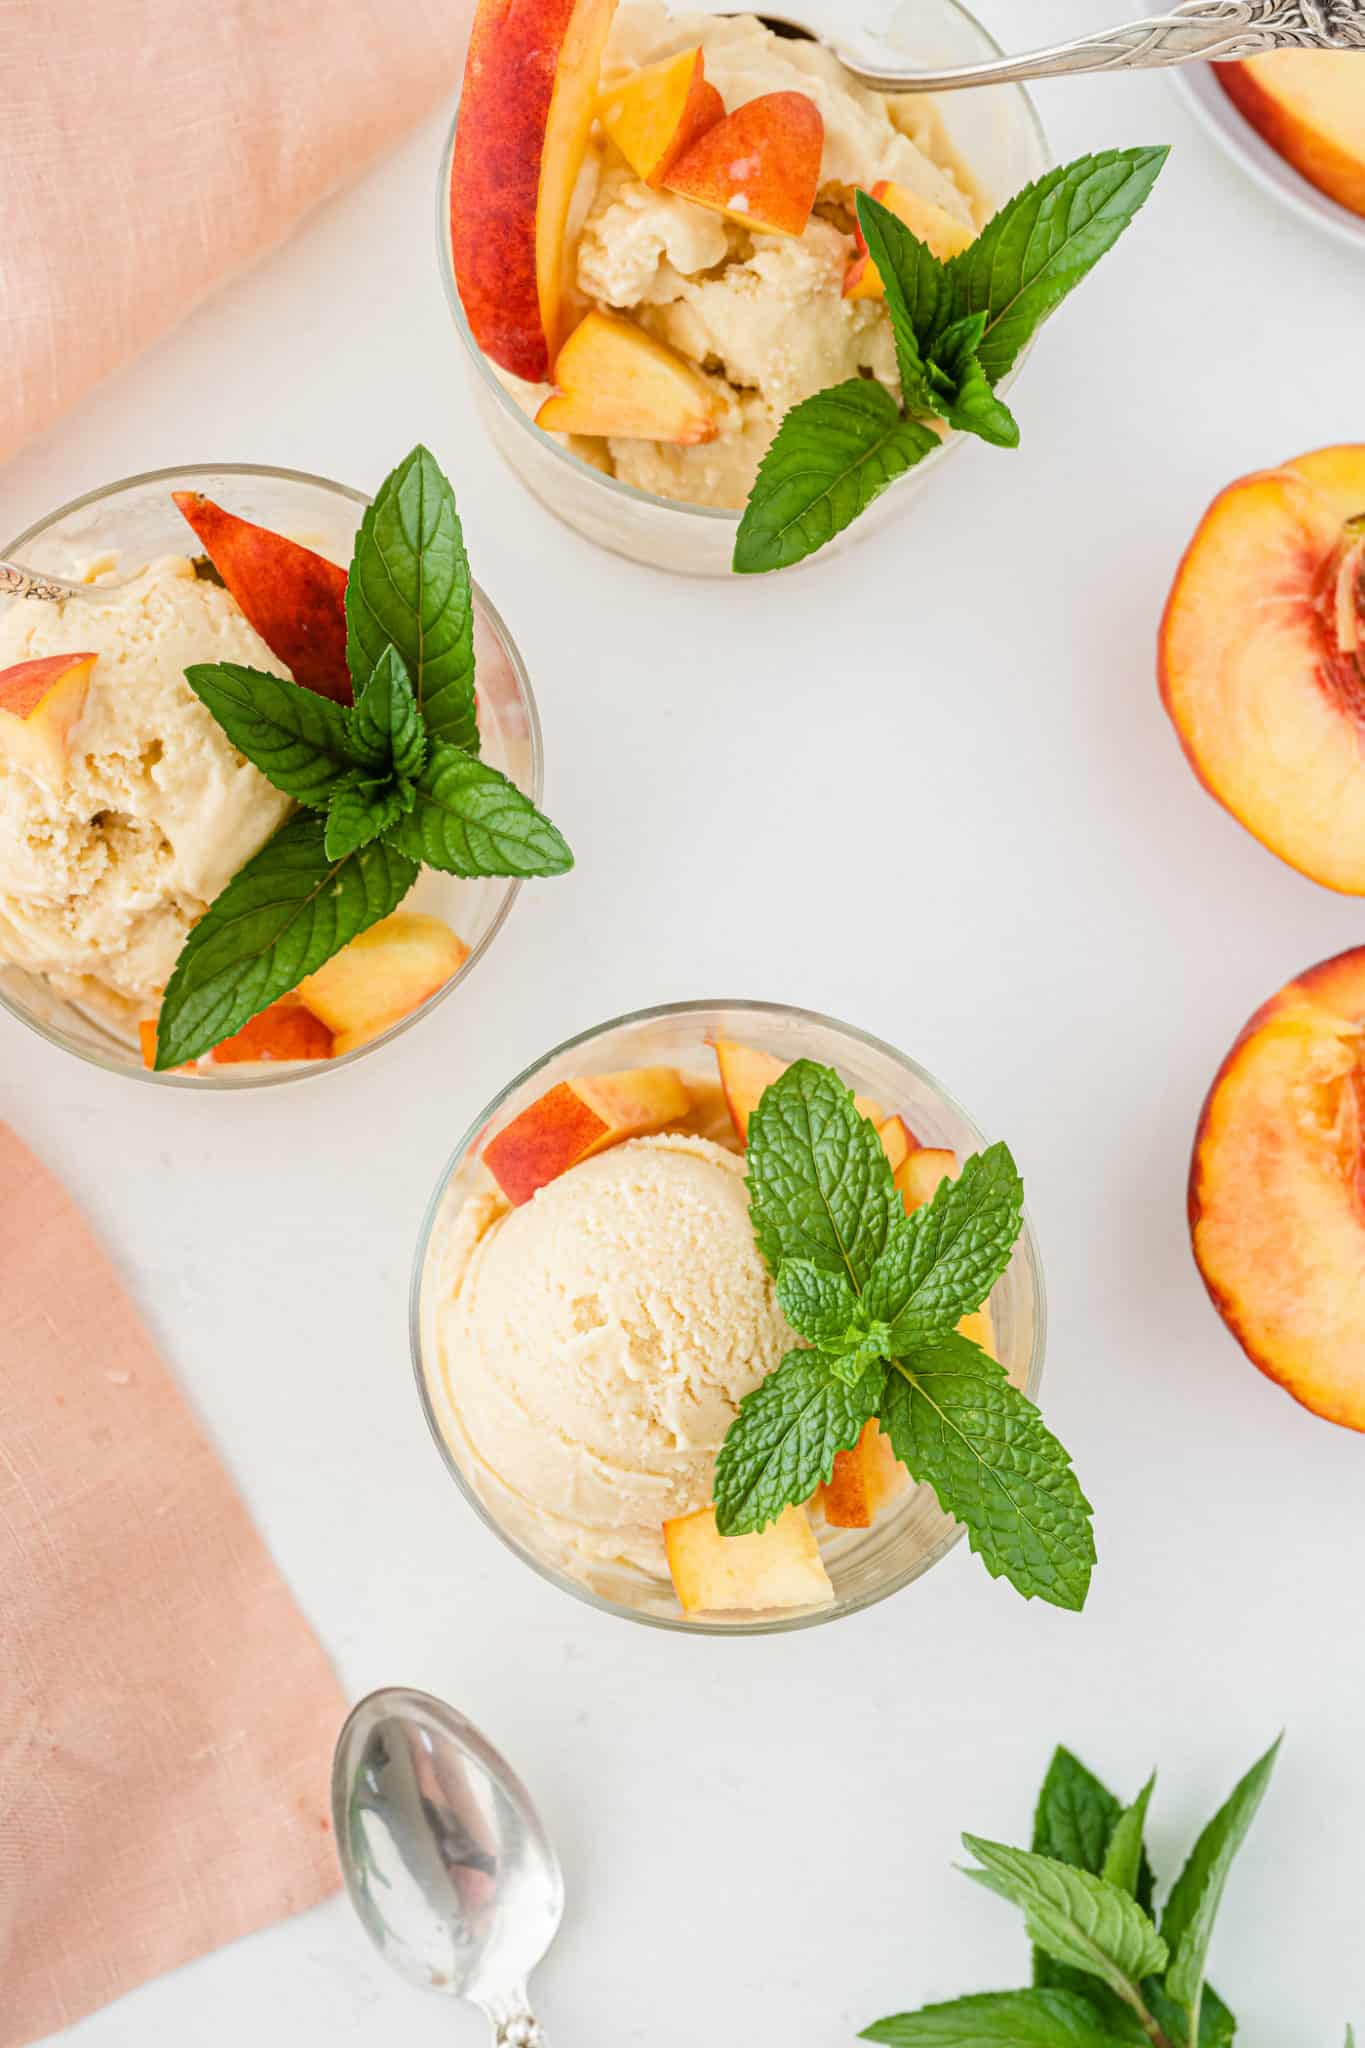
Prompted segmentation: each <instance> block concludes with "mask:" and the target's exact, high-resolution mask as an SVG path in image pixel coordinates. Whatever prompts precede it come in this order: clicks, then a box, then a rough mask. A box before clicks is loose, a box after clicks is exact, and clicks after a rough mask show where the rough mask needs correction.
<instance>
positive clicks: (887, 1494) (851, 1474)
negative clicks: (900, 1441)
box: [815, 1421, 910, 1529]
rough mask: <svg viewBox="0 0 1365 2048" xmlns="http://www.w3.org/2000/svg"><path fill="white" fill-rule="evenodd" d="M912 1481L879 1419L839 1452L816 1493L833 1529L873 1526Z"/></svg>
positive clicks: (869, 1424)
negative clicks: (848, 1449) (854, 1441)
mask: <svg viewBox="0 0 1365 2048" xmlns="http://www.w3.org/2000/svg"><path fill="white" fill-rule="evenodd" d="M909 1484H910V1474H909V1473H908V1472H907V1471H906V1469H905V1467H904V1465H902V1463H901V1461H900V1459H899V1458H898V1457H897V1456H896V1453H895V1452H894V1451H893V1450H892V1448H891V1439H890V1437H888V1436H887V1435H886V1433H885V1432H884V1431H883V1430H882V1429H880V1428H879V1427H878V1425H877V1423H876V1422H875V1421H873V1422H869V1423H867V1424H866V1425H865V1426H864V1429H863V1433H862V1435H861V1436H860V1437H859V1439H858V1441H857V1443H856V1444H855V1445H854V1446H853V1449H852V1450H851V1451H839V1452H837V1453H836V1454H835V1459H834V1470H833V1471H832V1472H831V1474H830V1476H829V1478H828V1479H827V1480H826V1482H825V1484H824V1485H823V1486H822V1487H821V1488H820V1489H819V1491H818V1493H817V1494H816V1496H815V1499H816V1505H817V1506H818V1507H819V1508H820V1509H821V1511H822V1512H823V1514H824V1517H825V1520H826V1521H827V1522H828V1523H829V1525H830V1527H831V1528H832V1529H870V1528H871V1527H872V1524H873V1523H874V1522H875V1521H876V1519H877V1516H878V1515H879V1514H880V1513H881V1511H882V1509H883V1508H884V1507H885V1506H886V1504H887V1502H888V1501H891V1500H894V1499H895V1497H896V1495H897V1494H898V1493H903V1492H904V1491H905V1489H906V1487H907V1486H908V1485H909Z"/></svg>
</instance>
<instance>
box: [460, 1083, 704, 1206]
mask: <svg viewBox="0 0 1365 2048" xmlns="http://www.w3.org/2000/svg"><path fill="white" fill-rule="evenodd" d="M691 1107H692V1098H691V1096H690V1095H689V1093H688V1091H687V1086H686V1084H685V1082H684V1081H683V1078H682V1076H681V1075H680V1074H679V1073H678V1071H677V1069H676V1068H675V1067H628V1068H626V1069H625V1070H624V1071H623V1072H621V1073H619V1074H588V1075H585V1076H584V1077H583V1078H582V1079H581V1080H577V1081H561V1082H560V1083H559V1085H558V1086H557V1087H555V1088H551V1089H550V1090H549V1092H548V1093H547V1094H545V1095H542V1096H540V1097H538V1099H537V1100H536V1101H535V1102H533V1103H531V1104H530V1105H529V1107H527V1108H526V1109H523V1110H522V1112H521V1114H520V1115H519V1116H514V1117H513V1119H512V1121H511V1123H510V1124H507V1125H506V1126H505V1127H504V1128H503V1129H502V1130H500V1131H499V1132H498V1134H497V1136H496V1137H495V1138H490V1139H489V1141H488V1143H487V1144H486V1145H485V1146H484V1148H483V1158H484V1164H485V1166H486V1167H487V1168H488V1170H489V1172H490V1173H491V1174H492V1176H493V1178H494V1180H495V1181H496V1182H497V1183H498V1186H499V1187H500V1188H501V1189H502V1192H503V1194H504V1195H505V1196H506V1197H507V1200H508V1201H509V1202H510V1203H511V1204H512V1207H513V1208H514V1209H515V1208H519V1207H520V1206H521V1204H522V1203H523V1202H529V1201H530V1199H531V1197H532V1195H534V1194H535V1193H536V1191H537V1189H539V1188H543V1187H545V1186H547V1185H548V1184H549V1182H550V1181H552V1180H558V1178H559V1176H560V1174H561V1173H567V1172H568V1170H569V1168H570V1167H571V1166H577V1165H578V1164H579V1162H580V1161H581V1160H584V1159H591V1158H592V1156H593V1154H594V1153H595V1152H604V1151H606V1149H607V1147H608V1146H609V1145H620V1144H622V1143H624V1141H625V1140H626V1139H627V1138H647V1137H650V1136H652V1135H653V1134H654V1133H655V1132H656V1131H662V1130H666V1129H667V1128H668V1126H669V1125H670V1124H675V1123H678V1122H679V1121H680V1120H681V1119H682V1118H683V1117H685V1116H686V1115H687V1113H688V1111H689V1109H690V1108H691Z"/></svg>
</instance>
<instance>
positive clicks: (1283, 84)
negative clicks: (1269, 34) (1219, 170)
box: [1213, 50, 1365, 213]
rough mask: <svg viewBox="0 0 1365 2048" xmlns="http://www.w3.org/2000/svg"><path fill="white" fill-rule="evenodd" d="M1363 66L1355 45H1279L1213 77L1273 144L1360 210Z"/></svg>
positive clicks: (1312, 179) (1364, 183)
mask: <svg viewBox="0 0 1365 2048" xmlns="http://www.w3.org/2000/svg"><path fill="white" fill-rule="evenodd" d="M1362 72H1365V64H1362V63H1361V60H1360V58H1359V56H1357V55H1356V53H1355V52H1354V51H1352V50H1276V51H1273V52H1271V53H1270V54H1269V55H1267V56H1264V57H1247V58H1243V59H1242V60H1241V61H1240V62H1237V63H1232V64H1215V65H1214V66H1213V75H1214V77H1215V78H1216V79H1217V80H1218V83H1219V84H1220V85H1221V86H1222V88H1223V90H1224V92H1225V93H1226V94H1227V96H1228V98H1229V99H1230V100H1231V101H1232V102H1233V104H1234V106H1236V107H1237V108H1239V109H1240V111H1241V112H1242V113H1243V114H1244V115H1245V116H1246V118H1247V120H1248V121H1250V123H1251V125H1252V127H1253V128H1254V129H1256V131H1257V133H1258V134H1260V135H1262V136H1264V138H1265V140H1266V141H1267V142H1268V143H1269V144H1270V146H1271V148H1272V149H1276V150H1278V151H1279V153H1280V155H1281V156H1282V157H1284V158H1285V160H1286V162H1288V163H1291V164H1293V166H1294V169H1295V170H1296V171H1298V172H1299V173H1300V174H1301V176H1303V177H1305V178H1307V179H1308V181H1309V183H1310V184H1312V185H1316V186H1317V187H1318V189H1319V191H1322V192H1325V193H1326V194H1327V195H1328V197H1329V198H1330V199H1335V200H1336V201H1337V204H1338V205H1339V206H1345V207H1348V208H1349V209H1350V211H1351V212H1352V213H1365V77H1363V76H1362Z"/></svg>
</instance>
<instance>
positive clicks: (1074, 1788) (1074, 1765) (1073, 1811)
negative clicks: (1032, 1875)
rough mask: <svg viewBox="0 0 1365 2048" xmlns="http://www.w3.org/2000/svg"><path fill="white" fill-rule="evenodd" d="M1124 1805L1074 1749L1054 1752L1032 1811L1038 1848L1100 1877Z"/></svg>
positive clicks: (1036, 1847)
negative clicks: (1072, 1751)
mask: <svg viewBox="0 0 1365 2048" xmlns="http://www.w3.org/2000/svg"><path fill="white" fill-rule="evenodd" d="M1121 1811H1122V1808H1121V1807H1120V1805H1119V1802H1118V1800H1117V1799H1116V1798H1115V1797H1114V1795H1113V1793H1112V1792H1111V1791H1110V1790H1109V1788H1108V1787H1107V1786H1106V1785H1102V1784H1101V1783H1100V1781H1099V1779H1098V1778H1097V1777H1096V1776H1095V1774H1094V1772H1093V1771H1089V1770H1087V1769H1086V1767H1085V1765H1084V1764H1083V1763H1082V1762H1081V1760H1080V1758H1079V1757H1078V1756H1073V1755H1072V1753H1071V1751H1070V1750H1069V1749H1062V1748H1060V1747H1059V1748H1058V1749H1056V1750H1055V1751H1054V1752H1053V1757H1052V1761H1051V1763H1050V1764H1049V1765H1048V1768H1047V1776H1046V1777H1045V1778H1044V1779H1043V1785H1042V1790H1041V1791H1040V1792H1039V1794H1038V1805H1037V1808H1036V1810H1035V1812H1034V1816H1033V1849H1034V1852H1035V1854H1036V1855H1039V1856H1050V1857H1052V1859H1053V1860H1054V1862H1057V1863H1070V1864H1072V1865H1073V1866H1074V1867H1075V1868H1076V1869H1077V1870H1088V1871H1089V1872H1090V1874H1091V1876H1092V1877H1098V1876H1099V1874H1100V1871H1101V1870H1102V1869H1103V1867H1104V1857H1105V1851H1106V1850H1107V1849H1108V1847H1109V1837H1110V1836H1111V1835H1112V1833H1113V1832H1114V1823H1115V1822H1116V1821H1117V1820H1118V1817H1119V1814H1120V1812H1121Z"/></svg>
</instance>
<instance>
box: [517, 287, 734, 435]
mask: <svg viewBox="0 0 1365 2048" xmlns="http://www.w3.org/2000/svg"><path fill="white" fill-rule="evenodd" d="M554 381H555V385H556V389H555V391H554V393H553V394H552V395H551V396H550V397H549V398H547V399H546V400H545V401H544V403H543V404H542V406H541V408H540V410H539V412H538V413H537V414H536V425H537V426H538V427H543V428H544V430H545V432H546V433H547V434H598V435H606V434H611V435H614V436H618V437H620V438H622V439H625V440H637V441H668V442H672V443H674V444H676V445H679V446H683V447H695V446H696V445H697V444H698V443H699V442H702V441H714V440H715V438H716V435H717V433H718V432H719V424H718V411H717V403H716V397H715V394H714V392H713V391H712V389H711V386H710V385H709V384H708V383H707V381H706V379H705V377H703V376H702V374H701V372H700V371H699V370H694V369H693V367H692V365H691V363H689V362H688V361H686V359H685V358H684V357H682V356H680V355H679V354H678V352H677V350H676V349H671V348H669V347H668V346H667V344H666V343H665V342H662V341H656V340H655V339H654V337H653V335H652V334H646V333H645V330H644V328H643V327H637V326H636V325H635V323H634V321H633V320H623V319H621V318H620V317H619V315H617V314H615V313H600V312H597V311H596V310H594V311H593V312H591V313H588V314H587V315H585V317H584V318H583V319H582V320H580V321H579V323H578V325H577V327H575V329H574V331H573V333H572V334H571V335H570V336H569V338H568V340H567V341H566V342H565V344H564V346H563V348H562V349H561V350H560V351H559V356H558V359H557V360H556V362H555V367H554Z"/></svg>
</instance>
